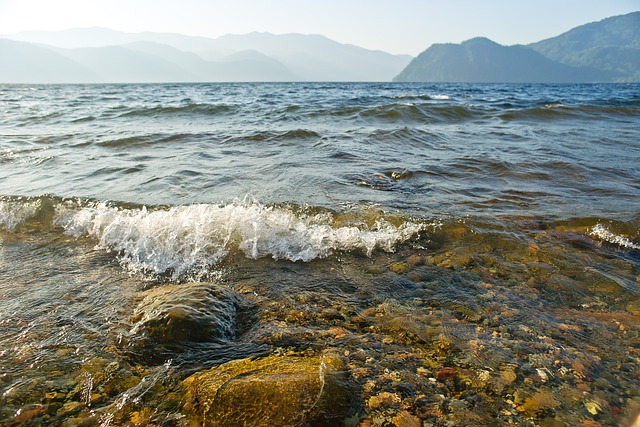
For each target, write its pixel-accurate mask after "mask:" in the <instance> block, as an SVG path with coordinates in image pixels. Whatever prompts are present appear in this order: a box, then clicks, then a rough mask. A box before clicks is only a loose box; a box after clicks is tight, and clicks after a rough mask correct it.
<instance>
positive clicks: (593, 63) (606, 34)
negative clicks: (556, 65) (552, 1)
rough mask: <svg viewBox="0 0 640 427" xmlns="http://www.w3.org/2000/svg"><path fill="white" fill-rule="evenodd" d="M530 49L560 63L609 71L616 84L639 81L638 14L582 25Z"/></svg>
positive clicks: (639, 14) (639, 22) (639, 40)
mask: <svg viewBox="0 0 640 427" xmlns="http://www.w3.org/2000/svg"><path fill="white" fill-rule="evenodd" d="M529 47H530V48H532V49H534V50H535V51H537V52H540V53H541V54H543V55H545V56H546V57H548V58H550V59H553V60H554V61H557V62H560V63H562V64H567V65H571V66H575V67H591V68H595V69H599V70H603V71H608V72H611V73H613V74H615V75H617V77H616V78H615V79H616V80H618V81H640V12H633V13H629V14H626V15H620V16H613V17H611V18H606V19H603V20H602V21H598V22H592V23H590V24H585V25H581V26H579V27H576V28H574V29H572V30H569V31H567V32H566V33H563V34H561V35H559V36H557V37H553V38H550V39H546V40H542V41H539V42H537V43H533V44H530V45H529Z"/></svg>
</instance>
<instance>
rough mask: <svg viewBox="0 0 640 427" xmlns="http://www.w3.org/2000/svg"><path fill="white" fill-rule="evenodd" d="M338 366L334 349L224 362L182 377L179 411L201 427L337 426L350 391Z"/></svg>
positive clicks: (345, 408) (342, 415)
mask: <svg viewBox="0 0 640 427" xmlns="http://www.w3.org/2000/svg"><path fill="white" fill-rule="evenodd" d="M344 369H345V368H344V365H343V363H342V360H341V358H340V357H339V356H337V355H336V354H334V353H325V354H323V355H321V356H315V357H296V356H268V357H265V358H262V359H257V360H250V359H243V360H238V361H232V362H228V363H225V364H223V365H220V366H218V367H214V368H212V369H209V370H206V371H202V372H198V373H196V374H194V375H192V376H190V377H189V378H187V379H186V380H184V382H183V387H184V389H185V396H186V398H185V402H186V403H185V405H184V408H183V410H184V412H185V413H186V414H188V416H189V417H193V419H194V420H196V421H197V423H198V425H202V426H239V425H251V426H275V425H282V426H284V425H327V426H329V425H340V423H341V421H342V420H344V419H345V418H346V417H347V410H348V402H349V395H350V392H349V387H348V383H347V380H346V373H345V370H344ZM238 408H242V410H241V411H239V410H238Z"/></svg>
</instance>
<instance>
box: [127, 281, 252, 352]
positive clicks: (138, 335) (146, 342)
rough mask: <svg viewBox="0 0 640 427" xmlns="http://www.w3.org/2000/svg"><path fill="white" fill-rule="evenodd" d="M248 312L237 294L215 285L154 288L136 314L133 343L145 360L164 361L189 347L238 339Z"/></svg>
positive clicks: (201, 284) (136, 350)
mask: <svg viewBox="0 0 640 427" xmlns="http://www.w3.org/2000/svg"><path fill="white" fill-rule="evenodd" d="M245 308H246V307H245ZM246 311H247V310H244V311H243V307H242V306H241V300H240V298H239V297H238V296H237V295H236V294H234V293H232V292H231V291H228V290H226V289H223V288H221V287H218V286H216V285H214V284H210V283H192V284H182V285H168V286H161V287H158V288H154V289H152V290H150V291H148V292H147V294H146V296H145V297H144V298H143V300H142V301H141V302H140V303H139V304H138V307H137V308H136V309H135V311H134V313H133V316H132V319H131V320H132V322H133V327H132V328H131V330H130V332H129V337H128V338H129V346H130V349H131V350H132V353H133V354H134V356H138V357H141V358H142V359H143V360H144V362H147V363H149V362H151V363H152V364H153V363H156V364H157V363H163V362H164V361H165V360H166V359H167V358H169V357H171V356H174V355H177V354H180V353H181V352H182V351H183V350H184V348H185V347H189V346H193V345H197V344H199V343H200V344H201V343H223V342H228V341H230V340H233V339H235V338H236V336H237V335H238V329H239V325H240V326H241V325H242V324H243V323H247V322H246V319H244V318H241V317H242V313H244V312H246ZM239 313H240V314H239Z"/></svg>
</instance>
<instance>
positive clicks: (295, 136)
mask: <svg viewBox="0 0 640 427" xmlns="http://www.w3.org/2000/svg"><path fill="white" fill-rule="evenodd" d="M320 138H322V135H320V134H319V133H318V132H314V131H312V130H308V129H292V130H287V131H281V132H275V131H258V132H254V133H252V134H249V135H240V136H230V137H228V138H227V139H226V140H225V142H227V143H229V142H246V141H251V142H263V141H274V142H278V141H299V140H301V139H320Z"/></svg>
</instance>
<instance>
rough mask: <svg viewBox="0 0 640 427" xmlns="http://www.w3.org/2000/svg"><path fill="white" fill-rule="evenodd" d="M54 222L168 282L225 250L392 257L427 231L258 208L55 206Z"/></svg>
mask: <svg viewBox="0 0 640 427" xmlns="http://www.w3.org/2000/svg"><path fill="white" fill-rule="evenodd" d="M55 222H56V224H58V225H60V226H62V227H63V228H64V229H65V232H66V233H68V234H70V235H73V236H75V237H81V236H88V237H91V238H94V239H96V240H97V241H98V243H97V247H98V248H100V249H106V250H110V251H117V252H119V253H120V257H121V259H122V261H123V262H124V263H125V264H127V265H128V267H129V268H130V269H131V270H133V271H151V272H155V273H159V274H160V273H165V272H167V271H171V272H172V275H173V276H174V278H177V277H180V276H181V275H183V274H184V273H186V272H190V271H193V270H201V269H205V268H207V267H208V266H211V265H215V264H216V263H219V262H220V261H221V260H222V259H223V258H225V257H226V256H227V255H228V254H229V253H230V252H234V253H236V252H239V253H241V254H244V256H246V257H248V258H253V259H257V258H261V257H272V258H274V259H286V260H290V261H304V262H307V261H311V260H313V259H316V258H324V257H327V256H329V255H331V254H332V253H334V252H336V251H344V252H350V251H361V252H364V253H365V254H367V255H371V254H372V252H373V251H375V250H376V249H380V250H383V251H389V252H390V251H393V250H394V249H395V247H396V245H397V244H399V243H401V242H404V241H406V240H408V239H410V238H411V237H412V236H414V235H416V234H417V233H418V232H419V231H420V230H422V229H423V228H424V227H425V225H423V224H419V223H413V222H410V221H407V222H404V223H402V224H400V225H394V224H392V223H391V222H389V221H387V220H385V218H384V215H381V216H380V217H379V218H377V219H376V220H375V221H374V223H373V224H372V225H371V226H366V225H364V224H362V223H359V224H357V225H353V226H334V225H333V217H332V215H328V214H327V213H320V214H307V213H300V212H297V211H295V210H294V209H292V208H288V207H275V206H266V205H263V204H261V203H258V202H249V203H246V202H236V203H231V204H227V205H211V204H197V205H187V206H175V207H171V208H168V209H157V210H149V209H147V208H140V209H122V208H119V207H114V206H110V205H109V204H107V203H104V202H103V203H95V204H92V205H90V206H84V207H79V206H73V205H70V204H66V205H65V204H61V205H59V206H58V207H57V209H56V218H55Z"/></svg>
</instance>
